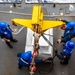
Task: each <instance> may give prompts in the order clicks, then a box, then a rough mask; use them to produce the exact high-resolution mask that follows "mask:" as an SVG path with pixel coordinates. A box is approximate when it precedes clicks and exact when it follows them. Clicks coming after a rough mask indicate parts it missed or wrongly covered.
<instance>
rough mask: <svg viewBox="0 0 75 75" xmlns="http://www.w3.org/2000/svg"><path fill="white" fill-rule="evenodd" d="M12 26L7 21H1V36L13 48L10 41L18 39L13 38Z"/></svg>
mask: <svg viewBox="0 0 75 75" xmlns="http://www.w3.org/2000/svg"><path fill="white" fill-rule="evenodd" d="M12 32H13V30H12V28H10V26H9V25H8V24H7V23H6V22H0V36H1V38H2V39H3V40H5V42H6V44H7V45H8V46H9V47H10V48H13V46H12V45H11V44H10V42H11V41H12V42H17V40H16V39H13V35H12Z"/></svg>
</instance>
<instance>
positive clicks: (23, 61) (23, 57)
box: [17, 51, 51, 69]
mask: <svg viewBox="0 0 75 75" xmlns="http://www.w3.org/2000/svg"><path fill="white" fill-rule="evenodd" d="M17 57H19V60H18V68H19V69H21V68H22V67H28V68H29V67H30V66H31V64H32V60H33V59H32V57H34V56H33V54H32V52H31V51H27V52H22V53H18V54H17ZM34 58H35V57H34ZM49 60H51V59H50V58H49V57H48V58H46V59H45V58H40V57H36V58H35V59H34V63H36V64H38V63H42V62H49ZM34 66H35V64H34Z"/></svg>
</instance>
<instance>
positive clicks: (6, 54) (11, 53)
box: [0, 5, 75, 75]
mask: <svg viewBox="0 0 75 75" xmlns="http://www.w3.org/2000/svg"><path fill="white" fill-rule="evenodd" d="M46 7H47V6H46ZM48 9H49V7H48V8H47V9H46V8H45V7H44V8H43V10H44V12H45V14H48V13H49V12H50V11H49V10H50V9H49V10H48ZM52 9H53V8H52ZM0 10H7V11H8V10H13V11H15V12H16V11H17V12H23V13H24V12H25V13H31V10H32V9H31V7H29V6H28V5H27V6H26V7H24V8H22V9H21V8H17V9H16V8H13V9H11V8H8V5H6V6H5V7H4V5H3V7H2V6H1V7H0ZM55 11H58V10H57V9H55ZM15 17H16V18H31V16H22V15H12V14H4V13H0V21H6V22H7V23H9V24H10V26H11V27H12V28H13V29H15V28H16V29H17V30H19V29H20V28H21V26H17V27H14V26H12V24H11V19H13V18H15ZM45 19H47V18H45ZM63 19H66V20H71V21H75V20H74V17H63ZM62 33H63V31H62V30H61V29H60V28H58V29H56V28H54V38H53V39H54V46H55V47H56V48H57V49H58V50H59V52H60V51H61V50H62V48H63V46H62V45H63V44H57V43H56V40H57V39H58V38H60V37H61V35H62ZM14 38H16V39H17V40H18V42H17V43H12V45H13V46H14V48H13V49H10V48H9V47H8V46H7V45H6V44H5V42H4V41H2V40H1V39H0V75H29V71H28V69H27V68H22V69H21V70H19V69H18V64H17V63H18V58H17V53H19V52H24V50H25V41H26V28H24V29H23V30H22V31H21V32H20V33H19V34H16V35H15V34H14ZM72 40H73V41H74V43H75V38H74V39H72ZM59 62H60V61H59V59H58V58H57V57H55V59H54V68H53V71H52V72H50V73H48V74H43V75H75V66H74V65H75V51H74V52H73V55H72V58H71V59H70V62H69V64H68V65H66V66H65V65H61V64H60V63H59ZM44 66H45V67H44ZM46 67H47V68H49V65H48V64H45V65H43V67H42V68H45V69H46ZM35 75H42V74H40V73H39V72H38V70H37V71H36V73H35Z"/></svg>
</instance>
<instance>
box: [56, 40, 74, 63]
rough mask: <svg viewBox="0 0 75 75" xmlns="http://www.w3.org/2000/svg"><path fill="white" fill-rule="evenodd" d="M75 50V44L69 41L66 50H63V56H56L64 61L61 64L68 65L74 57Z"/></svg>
mask: <svg viewBox="0 0 75 75" xmlns="http://www.w3.org/2000/svg"><path fill="white" fill-rule="evenodd" d="M74 48H75V44H74V43H73V42H72V41H67V42H66V44H65V46H64V49H63V50H62V52H61V54H56V56H57V57H58V58H59V59H60V60H62V61H61V63H63V64H68V62H69V59H70V58H71V56H72V52H73V50H74Z"/></svg>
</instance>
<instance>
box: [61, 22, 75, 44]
mask: <svg viewBox="0 0 75 75" xmlns="http://www.w3.org/2000/svg"><path fill="white" fill-rule="evenodd" d="M74 37H75V22H68V23H67V24H66V29H65V31H64V36H63V38H62V39H61V42H65V43H66V42H67V41H69V40H71V39H72V38H74Z"/></svg>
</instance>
